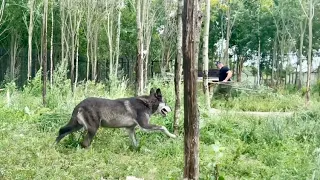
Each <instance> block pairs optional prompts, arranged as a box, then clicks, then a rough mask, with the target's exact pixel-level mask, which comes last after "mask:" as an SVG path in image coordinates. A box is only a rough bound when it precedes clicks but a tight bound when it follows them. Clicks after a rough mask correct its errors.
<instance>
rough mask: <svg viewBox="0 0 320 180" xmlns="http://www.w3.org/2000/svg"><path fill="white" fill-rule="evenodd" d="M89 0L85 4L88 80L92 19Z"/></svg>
mask: <svg viewBox="0 0 320 180" xmlns="http://www.w3.org/2000/svg"><path fill="white" fill-rule="evenodd" d="M89 2H90V1H88V4H87V20H86V22H87V31H86V38H87V76H86V77H87V81H89V74H90V60H91V58H90V53H89V51H90V47H91V45H90V43H91V41H90V39H91V21H92V18H91V12H90V7H91V4H90V3H89Z"/></svg>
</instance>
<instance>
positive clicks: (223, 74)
mask: <svg viewBox="0 0 320 180" xmlns="http://www.w3.org/2000/svg"><path fill="white" fill-rule="evenodd" d="M229 70H230V69H229V68H228V67H227V66H223V67H222V68H221V69H220V70H219V81H223V80H225V79H226V77H227V76H228V74H227V72H228V71H229ZM230 79H231V78H230ZM230 79H228V81H231V80H230Z"/></svg>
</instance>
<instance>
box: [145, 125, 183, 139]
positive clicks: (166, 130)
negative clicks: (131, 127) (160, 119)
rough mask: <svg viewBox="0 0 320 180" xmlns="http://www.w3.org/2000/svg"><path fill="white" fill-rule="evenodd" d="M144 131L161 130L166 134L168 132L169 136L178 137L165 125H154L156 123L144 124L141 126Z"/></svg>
mask: <svg viewBox="0 0 320 180" xmlns="http://www.w3.org/2000/svg"><path fill="white" fill-rule="evenodd" d="M140 127H141V128H142V129H143V130H144V131H147V132H150V131H161V132H163V133H164V134H166V135H167V136H169V137H171V138H176V137H177V136H176V135H174V134H172V133H170V132H169V131H168V129H167V128H166V127H164V126H158V125H154V124H144V125H143V126H140Z"/></svg>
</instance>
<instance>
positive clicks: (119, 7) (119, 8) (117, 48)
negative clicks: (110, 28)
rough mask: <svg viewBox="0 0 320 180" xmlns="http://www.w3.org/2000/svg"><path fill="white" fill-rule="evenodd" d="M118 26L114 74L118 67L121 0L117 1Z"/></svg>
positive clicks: (116, 72)
mask: <svg viewBox="0 0 320 180" xmlns="http://www.w3.org/2000/svg"><path fill="white" fill-rule="evenodd" d="M118 3H119V4H118V27H117V40H116V52H115V53H116V65H115V75H118V68H119V55H120V32H121V31H120V30H121V29H120V28H121V6H122V0H119V2H118Z"/></svg>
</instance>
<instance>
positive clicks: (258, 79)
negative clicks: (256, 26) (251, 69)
mask: <svg viewBox="0 0 320 180" xmlns="http://www.w3.org/2000/svg"><path fill="white" fill-rule="evenodd" d="M260 57H261V51H260V38H259V44H258V62H257V70H258V72H257V85H258V86H260V78H261V77H260Z"/></svg>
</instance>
